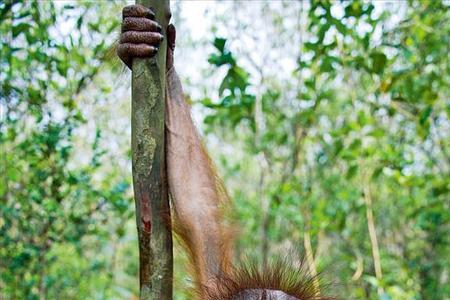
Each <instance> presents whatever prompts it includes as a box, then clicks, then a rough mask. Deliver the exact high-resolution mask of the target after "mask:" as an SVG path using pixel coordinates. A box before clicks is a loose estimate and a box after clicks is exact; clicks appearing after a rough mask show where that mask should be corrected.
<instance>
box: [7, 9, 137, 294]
mask: <svg viewBox="0 0 450 300" xmlns="http://www.w3.org/2000/svg"><path fill="white" fill-rule="evenodd" d="M93 9H94V7H92V6H91V5H89V4H86V5H77V7H76V8H75V7H73V6H69V5H65V6H62V5H60V4H59V3H56V2H38V1H27V2H24V3H18V2H17V1H14V2H11V1H6V2H3V3H2V4H0V14H1V15H2V22H1V24H0V35H1V45H0V53H1V55H0V66H1V69H2V73H1V75H0V79H1V95H0V97H1V99H0V100H1V102H0V109H1V110H2V119H1V123H0V146H1V160H2V163H1V166H2V170H1V179H0V199H1V205H0V216H1V217H0V236H1V239H0V273H1V278H0V290H1V294H2V299H75V298H77V299H82V298H83V299H84V298H86V297H90V299H93V298H91V297H92V295H94V291H95V290H97V292H96V293H98V296H97V298H102V297H101V293H100V292H99V290H98V289H99V287H102V286H106V285H108V284H110V283H109V282H110V281H111V277H110V275H109V274H108V270H109V266H110V265H111V262H109V261H107V260H106V258H107V257H105V256H101V257H92V251H94V252H95V251H96V250H94V249H97V251H101V249H102V248H103V247H104V246H105V245H106V244H107V243H108V235H109V234H110V233H111V232H114V230H115V227H116V226H117V225H116V223H117V220H120V219H123V218H124V219H128V218H129V217H130V216H131V210H130V208H131V205H130V204H131V203H132V202H131V201H130V200H131V199H130V197H129V195H127V194H126V192H127V191H128V189H129V186H130V184H129V179H121V178H118V177H117V176H116V174H114V172H110V171H109V172H106V173H105V172H103V174H102V176H100V177H99V176H98V174H100V170H101V166H102V164H103V162H102V160H103V159H102V157H103V155H104V154H105V153H106V152H105V150H103V149H102V147H101V146H100V141H101V132H100V131H99V130H97V132H96V134H95V136H94V138H93V140H92V145H91V151H90V154H88V155H90V158H89V159H87V160H85V161H86V162H85V163H80V162H79V159H80V157H77V154H78V153H77V150H78V149H77V144H76V143H75V138H76V134H77V129H78V128H80V126H82V125H83V124H85V123H86V119H85V118H84V116H83V112H82V110H81V108H80V106H79V105H78V103H77V100H79V99H80V98H81V93H82V91H83V90H84V89H85V88H86V86H87V84H89V83H90V82H91V80H93V78H94V77H95V76H96V74H97V73H98V72H99V68H100V65H101V63H102V61H103V60H104V57H105V55H106V52H107V50H108V46H107V43H106V40H105V38H106V37H107V34H108V33H110V32H111V30H112V29H113V28H115V27H117V25H118V20H115V19H108V18H106V17H101V18H98V19H97V20H95V21H94V22H93V21H92V18H90V17H89V14H90V13H91V12H92V11H93ZM74 21H76V28H77V29H78V30H79V32H80V33H81V32H83V31H85V30H86V29H87V28H89V30H90V34H89V35H86V36H81V34H78V37H77V36H76V35H67V34H65V33H63V32H61V31H60V30H64V28H63V27H61V26H62V25H61V24H63V23H65V25H67V26H70V24H73V23H74ZM71 22H72V23H71ZM78 155H79V154H78ZM96 174H97V176H96V177H95V175H96ZM94 177H95V178H94ZM110 218H113V219H114V218H115V221H113V222H111V221H110V220H109V219H110ZM92 239H94V240H95V241H96V242H95V243H94V242H93V241H92ZM98 272H103V275H101V276H99V277H98V278H96V276H97V275H96V274H97V273H98Z"/></svg>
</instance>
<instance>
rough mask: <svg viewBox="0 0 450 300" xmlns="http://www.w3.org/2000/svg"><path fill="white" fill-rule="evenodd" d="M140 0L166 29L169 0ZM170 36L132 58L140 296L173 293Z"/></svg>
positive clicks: (146, 298)
mask: <svg viewBox="0 0 450 300" xmlns="http://www.w3.org/2000/svg"><path fill="white" fill-rule="evenodd" d="M136 3H137V4H141V5H144V6H146V7H152V8H154V11H155V13H156V20H157V21H158V22H159V24H160V25H161V26H162V28H163V34H164V35H166V33H165V30H166V28H167V24H168V22H169V19H168V16H169V12H170V6H169V5H170V3H169V0H137V1H136ZM166 40H167V39H164V41H163V42H162V43H161V45H160V48H159V52H158V55H157V56H155V57H153V58H150V59H134V60H133V75H132V112H131V114H132V117H131V122H132V123H131V149H132V160H133V186H134V198H135V204H136V222H137V229H138V238H139V279H140V299H141V300H150V299H152V300H154V299H158V300H159V299H161V300H167V299H172V272H173V270H172V269H173V266H172V260H173V258H172V231H171V222H170V208H169V201H168V192H167V183H166V170H165V169H166V168H165V157H164V110H165V107H164V105H165V101H164V99H165V72H166V47H167V44H166Z"/></svg>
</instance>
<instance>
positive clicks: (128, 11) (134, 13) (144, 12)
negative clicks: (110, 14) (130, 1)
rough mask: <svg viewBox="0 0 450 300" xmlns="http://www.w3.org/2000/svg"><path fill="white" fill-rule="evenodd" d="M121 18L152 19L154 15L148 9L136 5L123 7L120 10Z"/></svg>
mask: <svg viewBox="0 0 450 300" xmlns="http://www.w3.org/2000/svg"><path fill="white" fill-rule="evenodd" d="M122 17H123V18H126V17H144V18H149V19H154V18H155V13H154V12H153V11H152V10H151V9H150V8H147V7H145V6H142V5H139V4H136V5H128V6H125V7H124V8H123V10H122Z"/></svg>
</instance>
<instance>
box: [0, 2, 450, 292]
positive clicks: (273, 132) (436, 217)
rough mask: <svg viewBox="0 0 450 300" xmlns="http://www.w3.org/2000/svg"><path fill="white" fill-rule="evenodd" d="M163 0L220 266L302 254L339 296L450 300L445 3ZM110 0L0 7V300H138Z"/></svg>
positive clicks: (121, 74)
mask: <svg viewBox="0 0 450 300" xmlns="http://www.w3.org/2000/svg"><path fill="white" fill-rule="evenodd" d="M171 2H172V10H173V14H174V20H173V22H174V23H175V25H176V26H177V31H178V34H177V38H178V40H177V54H176V66H177V69H178V72H179V73H180V75H181V77H182V79H183V82H184V86H185V92H186V95H187V98H188V100H189V101H190V102H191V103H192V105H193V110H194V117H195V119H196V121H197V123H198V125H199V127H200V130H201V131H202V133H203V135H204V137H205V139H206V144H207V146H208V148H209V151H210V153H211V155H212V156H213V158H214V160H215V162H216V163H217V165H218V169H219V171H220V174H221V175H222V176H223V178H224V181H225V184H226V186H227V187H228V189H229V193H230V195H231V197H232V199H233V207H234V211H233V213H232V215H231V216H230V218H232V219H233V221H234V222H236V223H237V224H239V228H240V236H239V239H238V241H237V244H236V249H237V251H236V256H237V258H238V259H239V257H240V256H244V255H246V256H250V257H255V258H258V259H259V260H260V261H264V260H266V259H268V258H270V257H273V256H276V255H282V254H283V253H286V252H289V251H291V252H292V251H294V252H296V253H301V254H302V255H305V256H306V263H307V265H308V269H309V270H310V272H312V273H314V272H320V271H321V270H325V271H324V272H325V276H327V277H329V279H331V280H332V282H333V283H335V285H334V286H333V289H332V292H333V293H337V294H338V295H341V296H343V297H344V299H383V300H387V299H450V296H449V295H450V283H449V275H450V274H449V267H450V249H449V238H450V234H449V233H450V232H449V222H450V212H449V206H450V205H449V204H450V202H449V200H450V198H449V188H450V176H449V175H450V91H449V89H450V63H449V52H450V51H449V50H450V49H449V45H450V10H449V3H448V2H443V1H439V0H435V1H434V0H433V1H431V0H424V1H418V0H417V1H412V0H411V1H373V2H370V1H345V2H341V1H287V0H286V1H281V0H280V1H269V0H267V1H220V2H212V1H176V0H172V1H171ZM126 4H127V3H126V2H120V1H115V2H106V1H92V2H84V1H82V2H62V1H61V2H60V1H54V2H52V1H42V2H39V1H31V0H30V1H25V2H20V1H1V2H0V16H1V17H0V41H1V43H0V70H1V72H0V84H1V85H0V86H1V89H0V109H1V120H0V146H1V149H0V150H1V152H0V153H1V157H0V159H1V164H0V176H1V179H0V298H1V299H40V300H42V299H137V298H136V297H137V293H138V287H137V285H138V279H137V272H138V266H137V239H136V228H135V220H134V203H133V199H132V187H131V172H130V170H131V167H130V120H129V116H130V91H129V88H130V76H129V72H128V71H126V70H125V69H124V68H123V67H122V65H121V63H120V62H119V61H118V60H117V58H115V55H114V53H113V51H111V49H112V46H111V45H112V44H113V42H114V41H115V40H117V37H118V32H119V26H120V20H121V8H122V7H123V6H124V5H126ZM175 255H176V260H175V289H176V293H175V299H190V296H189V294H188V293H187V292H186V291H185V290H186V287H187V286H189V285H190V282H189V280H188V277H187V275H186V271H185V269H184V263H185V257H184V256H183V254H182V253H181V252H180V251H179V248H178V246H177V248H176V249H175Z"/></svg>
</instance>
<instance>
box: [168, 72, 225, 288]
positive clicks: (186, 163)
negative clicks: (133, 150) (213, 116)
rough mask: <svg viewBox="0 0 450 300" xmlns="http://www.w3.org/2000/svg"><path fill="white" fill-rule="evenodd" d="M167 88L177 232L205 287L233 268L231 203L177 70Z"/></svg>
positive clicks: (170, 169)
mask: <svg viewBox="0 0 450 300" xmlns="http://www.w3.org/2000/svg"><path fill="white" fill-rule="evenodd" d="M166 86H167V90H166V95H167V96H166V157H167V172H168V183H169V191H170V194H171V196H172V201H173V207H174V212H175V216H174V217H175V231H176V232H177V233H178V235H179V236H180V237H181V239H182V241H183V243H184V244H185V245H186V246H187V247H186V249H187V250H188V251H189V254H190V256H191V258H192V263H193V266H194V268H195V273H196V275H197V278H196V280H197V281H198V283H201V284H206V283H207V281H208V280H209V279H212V278H214V277H216V276H217V275H220V274H221V273H222V272H224V271H225V269H226V267H227V266H228V265H230V262H229V259H230V257H229V256H230V255H229V246H228V241H229V238H227V235H228V234H227V233H226V232H227V230H226V228H225V226H224V224H223V222H222V221H223V220H222V208H223V205H224V203H225V202H226V199H227V197H226V193H225V191H224V189H223V187H222V185H221V184H220V181H218V180H217V177H216V174H215V170H214V168H213V165H212V163H211V159H210V158H209V156H208V154H207V152H206V151H205V149H204V147H203V144H202V141H201V139H200V136H199V134H198V132H197V129H196V128H195V125H194V123H193V121H192V118H191V114H190V107H189V105H188V104H187V103H186V102H185V100H184V98H183V90H182V87H181V82H180V80H179V78H178V75H177V74H176V72H175V70H174V69H173V68H172V69H170V70H169V71H168V72H167V81H166Z"/></svg>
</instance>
